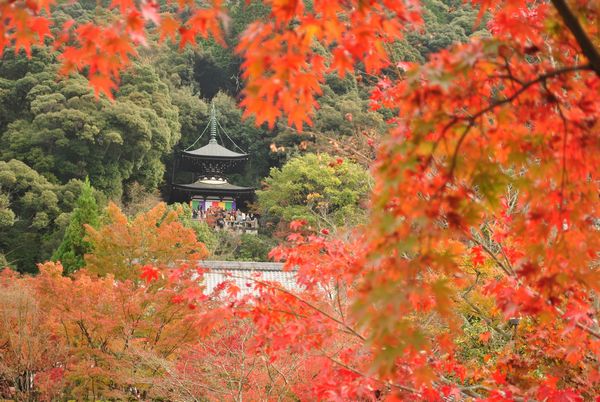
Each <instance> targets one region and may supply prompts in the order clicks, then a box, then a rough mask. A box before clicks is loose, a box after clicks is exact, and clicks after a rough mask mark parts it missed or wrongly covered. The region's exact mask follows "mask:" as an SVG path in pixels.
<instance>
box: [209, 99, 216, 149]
mask: <svg viewBox="0 0 600 402" xmlns="http://www.w3.org/2000/svg"><path fill="white" fill-rule="evenodd" d="M208 143H209V144H216V143H217V112H216V111H215V102H214V101H212V102H211V103H210V141H209V142H208Z"/></svg>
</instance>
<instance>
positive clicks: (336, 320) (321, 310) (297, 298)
mask: <svg viewBox="0 0 600 402" xmlns="http://www.w3.org/2000/svg"><path fill="white" fill-rule="evenodd" d="M230 277H232V278H238V279H244V280H250V281H253V282H256V283H258V284H259V285H263V286H266V287H270V288H271V289H275V290H278V291H280V292H282V293H285V294H286V295H288V296H292V297H293V298H295V299H296V300H298V301H299V302H300V303H302V304H305V305H306V306H308V307H309V308H311V309H313V310H315V311H317V312H318V313H320V314H322V315H324V316H325V317H327V318H329V319H330V320H332V321H334V322H335V323H337V324H339V325H340V326H342V327H344V328H345V329H346V330H347V331H349V332H350V333H351V334H352V335H354V336H356V337H358V338H359V339H360V340H361V341H363V342H366V341H367V338H365V337H364V336H362V335H361V334H360V333H358V332H357V331H356V330H355V329H354V328H352V327H350V326H349V325H348V324H346V323H344V322H343V321H340V320H339V319H337V318H335V317H334V316H332V315H331V314H329V313H327V312H326V311H324V310H323V309H320V308H319V307H317V306H315V305H314V304H312V303H311V302H309V301H306V300H304V299H303V298H302V297H300V296H298V295H296V294H294V293H293V292H290V291H289V290H287V289H283V288H280V287H279V286H275V285H273V284H271V283H268V282H263V281H261V280H259V279H255V278H247V277H243V276H239V275H230Z"/></svg>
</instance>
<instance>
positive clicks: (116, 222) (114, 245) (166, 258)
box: [85, 203, 208, 279]
mask: <svg viewBox="0 0 600 402" xmlns="http://www.w3.org/2000/svg"><path fill="white" fill-rule="evenodd" d="M106 212H107V222H106V224H105V225H103V226H101V227H100V228H98V229H94V228H93V227H91V226H89V225H88V226H86V232H87V236H86V239H87V240H88V241H89V242H90V244H91V248H92V250H93V251H92V252H91V253H90V254H86V255H85V264H86V269H87V270H88V271H90V272H94V273H97V274H100V275H106V274H111V275H114V276H115V277H116V278H117V279H135V278H140V275H142V274H144V275H146V276H150V277H152V276H153V275H158V271H157V268H165V267H167V266H177V265H179V264H180V263H187V264H190V265H194V264H195V263H197V262H198V261H199V260H200V259H202V258H204V257H206V256H207V254H208V252H207V250H206V247H205V246H204V244H202V243H200V242H199V241H198V240H197V238H196V233H195V232H194V231H193V230H192V229H190V228H186V227H185V226H184V225H183V224H182V223H181V221H180V220H179V214H181V213H182V211H180V210H168V209H167V206H166V204H164V203H159V204H157V205H156V206H155V207H153V208H152V209H150V210H149V211H146V212H143V213H140V214H138V215H137V216H136V217H135V218H133V219H131V220H129V219H128V218H127V216H125V215H124V214H123V212H121V210H120V209H119V207H117V206H116V205H115V204H113V203H110V204H109V205H108V207H107V209H106Z"/></svg>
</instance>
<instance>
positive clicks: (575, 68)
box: [432, 64, 595, 178]
mask: <svg viewBox="0 0 600 402" xmlns="http://www.w3.org/2000/svg"><path fill="white" fill-rule="evenodd" d="M582 70H595V68H594V67H593V66H592V64H583V65H576V66H569V67H563V68H559V69H556V70H552V71H549V72H547V73H544V74H542V75H539V76H538V77H537V78H536V79H534V80H531V81H527V82H525V83H523V85H521V88H519V89H518V90H517V91H515V92H514V93H513V94H512V95H511V96H509V97H507V98H504V99H501V100H498V101H495V102H492V103H491V104H490V105H488V106H487V107H485V108H483V109H481V110H480V111H478V112H476V113H475V114H473V115H471V116H468V117H458V116H454V117H453V118H452V120H450V122H449V123H448V124H447V125H446V126H445V127H444V131H446V130H447V129H448V128H450V127H451V126H453V125H454V124H456V123H457V122H459V121H467V122H469V124H468V125H467V127H466V128H465V131H464V132H463V133H462V135H461V136H460V138H459V140H458V143H457V144H456V148H455V149H454V154H453V155H452V162H451V164H450V168H449V169H448V173H447V177H448V178H451V177H452V176H453V174H454V169H455V167H456V162H457V158H458V152H459V150H460V147H461V145H462V143H463V142H464V140H465V138H466V137H467V135H468V134H469V132H470V131H471V128H472V127H473V126H474V125H475V121H476V120H477V119H478V118H480V117H482V116H483V115H485V114H486V113H489V112H491V111H492V110H494V109H495V108H497V107H499V106H502V105H505V104H507V103H511V102H512V101H514V100H515V99H517V98H518V97H519V96H521V94H522V93H523V92H525V91H526V90H528V89H529V88H530V87H532V86H534V85H537V84H540V83H544V82H546V81H547V80H548V79H550V78H554V77H556V76H559V75H562V74H566V73H571V72H574V71H582ZM433 152H435V147H434V149H433V151H432V153H433Z"/></svg>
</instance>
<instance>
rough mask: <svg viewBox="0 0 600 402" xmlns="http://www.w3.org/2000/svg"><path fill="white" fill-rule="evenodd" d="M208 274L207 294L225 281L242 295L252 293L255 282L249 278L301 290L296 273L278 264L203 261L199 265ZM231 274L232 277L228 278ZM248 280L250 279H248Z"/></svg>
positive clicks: (205, 282) (205, 276) (206, 278)
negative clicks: (231, 282) (234, 285)
mask: <svg viewBox="0 0 600 402" xmlns="http://www.w3.org/2000/svg"><path fill="white" fill-rule="evenodd" d="M199 265H200V266H201V267H203V268H206V269H207V270H208V272H206V273H205V274H204V285H205V286H206V290H205V292H206V293H207V294H210V293H212V292H213V290H214V289H215V288H216V287H217V286H218V285H219V284H220V283H222V282H223V281H234V282H235V284H236V285H237V286H238V287H239V288H240V295H246V294H249V293H251V286H249V285H252V283H253V281H252V280H251V279H249V278H256V279H257V280H261V281H265V282H278V283H279V284H280V285H281V286H282V287H283V288H285V289H288V290H300V285H298V283H297V282H296V273H295V272H294V271H284V270H283V264H282V263H277V262H245V261H202V262H201V263H200V264H199ZM227 274H231V275H232V276H233V277H232V276H228V275H227ZM247 278H248V279H247Z"/></svg>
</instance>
